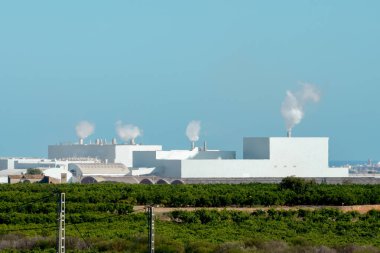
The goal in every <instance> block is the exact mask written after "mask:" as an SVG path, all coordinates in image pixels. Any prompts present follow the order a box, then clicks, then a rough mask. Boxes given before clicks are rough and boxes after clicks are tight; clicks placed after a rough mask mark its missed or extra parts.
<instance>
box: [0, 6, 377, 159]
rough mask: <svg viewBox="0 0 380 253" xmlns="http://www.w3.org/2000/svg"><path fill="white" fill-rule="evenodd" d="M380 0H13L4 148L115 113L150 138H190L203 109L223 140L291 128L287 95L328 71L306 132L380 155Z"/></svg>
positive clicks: (43, 151) (212, 141)
mask: <svg viewBox="0 0 380 253" xmlns="http://www.w3.org/2000/svg"><path fill="white" fill-rule="evenodd" d="M379 9H380V2H379V1H375V0H373V1H370V0H367V1H343V0H342V1H330V0H325V1H324V0H313V1H307V0H298V1H297V0H292V1H280V0H277V1H253V0H247V1H243V0H241V1H222V0H217V1H211V0H210V1H204V0H203V1H143V0H134V1H132V0H131V1H63V2H62V1H61V2H57V1H2V2H1V3H0V88H1V89H0V116H1V122H0V140H1V141H0V156H16V155H17V156H46V155H47V145H48V144H54V143H58V142H61V141H75V140H76V136H75V129H74V128H75V125H76V123H77V122H79V121H81V120H89V121H91V122H93V123H95V124H96V130H95V134H94V135H93V136H92V137H91V138H92V139H94V138H97V137H103V138H107V139H111V138H112V137H114V136H115V135H116V134H115V122H116V121H118V120H122V121H123V122H125V123H132V124H136V125H138V126H139V127H141V128H142V129H143V131H144V135H143V136H142V137H141V138H139V140H138V141H139V142H143V143H146V144H163V145H164V148H167V149H172V148H188V146H189V144H188V141H187V139H186V136H185V128H186V125H187V123H188V122H189V121H190V120H193V119H195V120H201V122H202V133H201V140H205V139H206V140H207V141H208V143H209V146H210V147H211V148H221V149H228V150H237V151H239V152H240V151H241V148H242V137H243V136H283V135H284V134H285V125H284V121H283V119H282V117H281V113H280V107H281V104H282V101H283V99H284V97H285V93H286V91H287V90H295V89H297V88H299V82H310V83H313V84H315V85H317V86H318V87H319V88H320V90H321V92H322V99H321V101H320V102H319V103H318V104H315V105H311V106H309V107H308V108H306V116H305V118H304V120H303V121H302V122H301V124H300V125H298V126H296V127H295V129H294V131H293V133H294V135H295V136H328V137H330V158H331V159H332V160H349V159H351V160H358V159H367V158H372V159H375V160H376V159H380V152H379V148H378V141H379V139H380V129H379V126H378V125H379V122H380V121H379V119H380V110H379V107H380V106H379V99H378V97H379V94H380V86H379V84H380V71H379V70H380V47H379V45H380V15H378V10H379Z"/></svg>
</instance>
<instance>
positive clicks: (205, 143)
mask: <svg viewBox="0 0 380 253" xmlns="http://www.w3.org/2000/svg"><path fill="white" fill-rule="evenodd" d="M203 151H207V142H206V141H204V142H203Z"/></svg>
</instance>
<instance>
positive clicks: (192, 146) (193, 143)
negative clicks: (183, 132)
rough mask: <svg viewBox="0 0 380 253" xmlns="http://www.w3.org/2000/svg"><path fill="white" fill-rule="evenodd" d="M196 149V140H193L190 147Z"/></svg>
mask: <svg viewBox="0 0 380 253" xmlns="http://www.w3.org/2000/svg"><path fill="white" fill-rule="evenodd" d="M194 149H195V142H194V141H192V142H191V148H190V150H194Z"/></svg>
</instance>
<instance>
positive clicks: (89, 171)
mask: <svg viewBox="0 0 380 253" xmlns="http://www.w3.org/2000/svg"><path fill="white" fill-rule="evenodd" d="M328 141H329V139H328V138H311V137H309V138H301V137H246V138H243V159H236V152H235V151H221V150H212V149H208V148H207V145H206V143H204V145H203V146H202V147H195V144H194V142H192V145H191V148H190V149H188V150H169V151H165V150H163V149H162V146H161V145H137V144H135V143H134V141H130V142H129V143H128V144H117V143H116V140H114V141H112V143H106V142H102V141H95V142H94V143H89V144H85V143H84V141H83V139H81V140H79V142H78V143H75V144H59V145H50V146H49V147H48V159H28V158H0V169H1V170H0V178H2V180H1V182H2V183H6V182H10V180H9V179H5V177H7V176H13V177H14V176H15V175H20V174H21V173H24V174H25V172H26V169H28V168H39V169H41V170H42V171H43V172H44V175H49V176H50V177H52V178H55V179H59V180H61V179H62V178H64V179H65V181H67V182H74V183H88V182H103V181H114V182H127V183H144V182H145V183H157V182H158V181H159V180H160V179H162V181H160V182H161V183H165V182H166V183H172V182H176V183H179V182H186V181H191V180H193V181H194V180H195V179H197V180H201V181H202V180H206V181H207V180H211V181H215V180H218V182H219V181H220V182H223V181H226V180H234V179H241V180H243V181H244V180H247V179H255V178H283V177H288V176H296V177H304V178H347V177H349V172H348V168H345V167H342V168H329V165H328V162H329V156H328V145H329V144H328ZM62 175H63V176H62ZM24 178H25V177H24ZM144 179H145V181H144ZM61 182H62V183H63V181H61ZM194 182H195V181H194Z"/></svg>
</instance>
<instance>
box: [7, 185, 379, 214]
mask: <svg viewBox="0 0 380 253" xmlns="http://www.w3.org/2000/svg"><path fill="white" fill-rule="evenodd" d="M58 192H65V193H66V200H67V203H68V204H67V205H68V208H71V207H72V208H75V209H78V211H79V210H80V209H93V210H94V211H109V212H112V211H116V212H117V210H118V209H119V205H120V204H121V203H122V204H124V205H149V204H156V205H162V206H171V207H185V206H196V207H224V206H272V205H339V206H340V205H363V204H380V186H379V185H353V184H343V185H328V184H316V183H314V182H313V181H307V180H304V179H299V178H285V179H284V180H283V181H282V182H281V184H259V183H252V184H240V185H229V184H214V185H129V184H117V183H107V184H90V185H79V184H67V185H45V184H28V185H25V184H15V185H0V213H1V212H10V211H16V212H17V211H18V212H30V213H34V212H36V213H38V212H50V210H51V209H53V208H54V204H53V203H54V202H55V201H56V196H57V193H58ZM40 198H46V199H45V200H44V201H43V203H46V204H48V203H50V206H44V207H38V206H34V207H30V206H25V207H20V206H19V204H22V203H25V202H28V201H36V202H39V201H38V200H39V199H40ZM40 202H41V201H40ZM76 203H80V205H76ZM91 204H94V205H91ZM45 208H47V209H49V210H45ZM123 208H124V207H123ZM36 209H37V210H36Z"/></svg>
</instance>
